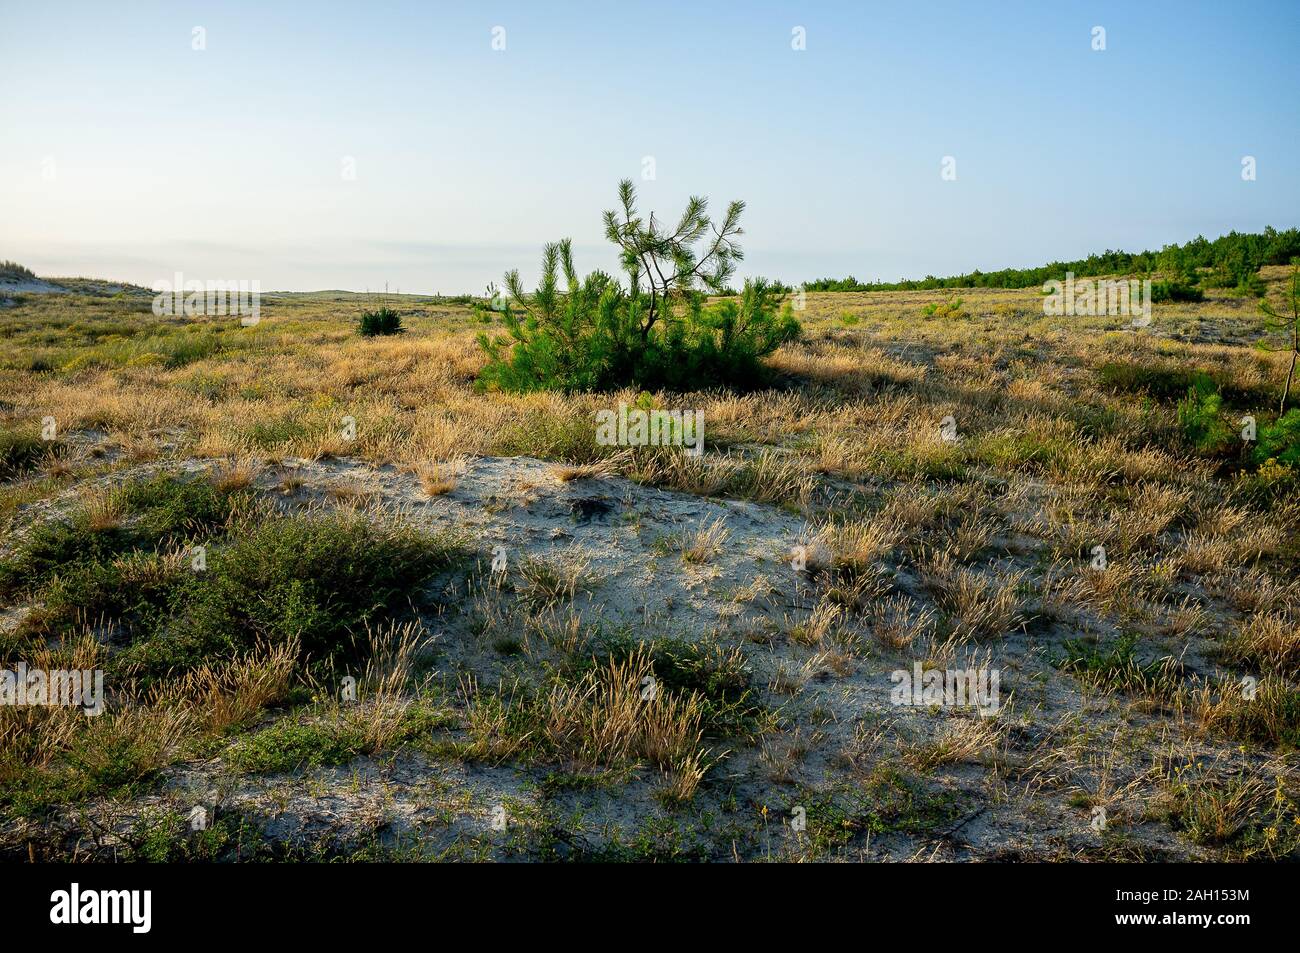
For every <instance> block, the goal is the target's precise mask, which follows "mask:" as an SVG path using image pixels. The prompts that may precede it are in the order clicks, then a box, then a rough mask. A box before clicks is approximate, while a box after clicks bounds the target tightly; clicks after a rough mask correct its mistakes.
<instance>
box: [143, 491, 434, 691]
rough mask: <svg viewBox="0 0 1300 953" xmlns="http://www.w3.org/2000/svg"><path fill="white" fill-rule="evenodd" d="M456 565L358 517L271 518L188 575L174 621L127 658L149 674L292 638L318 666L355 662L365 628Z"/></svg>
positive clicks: (408, 536)
mask: <svg viewBox="0 0 1300 953" xmlns="http://www.w3.org/2000/svg"><path fill="white" fill-rule="evenodd" d="M454 558H455V551H454V549H453V547H452V546H451V545H450V544H448V543H446V542H445V541H444V540H442V539H440V538H434V537H428V536H424V535H422V534H420V533H417V532H415V531H414V530H410V529H405V528H400V527H389V526H384V525H376V524H372V523H370V522H368V521H367V520H365V519H363V518H361V517H358V516H353V515H340V514H334V515H329V516H322V517H316V518H292V517H280V518H276V519H271V520H268V521H266V522H264V523H262V524H260V525H258V526H256V527H254V528H253V529H252V530H250V531H249V532H247V533H246V534H244V535H241V536H240V537H239V538H238V539H235V540H234V541H233V542H231V543H230V544H229V545H228V546H224V547H222V548H220V549H217V550H215V551H213V552H210V553H209V555H208V562H207V570H206V571H205V572H199V573H187V574H184V576H183V578H182V579H181V580H180V581H179V583H178V585H177V588H176V590H175V591H174V593H173V595H172V611H171V615H170V618H169V619H168V620H167V622H166V623H165V624H164V625H162V626H160V627H159V629H158V630H157V631H156V634H154V635H153V637H151V638H148V639H146V640H144V641H137V642H136V644H134V645H132V647H131V648H130V649H129V650H128V652H127V653H124V657H125V660H126V662H128V663H134V664H138V665H140V666H141V673H142V674H144V675H146V676H155V675H161V674H165V673H167V672H169V671H175V670H184V669H187V668H190V667H192V666H194V665H197V664H199V663H201V662H202V661H203V660H204V659H205V658H206V657H208V656H210V655H213V654H226V653H228V652H231V651H234V650H239V649H248V648H251V647H253V646H254V644H255V643H256V642H257V640H258V639H259V638H260V639H262V640H265V641H267V642H270V643H271V644H276V645H279V644H284V643H287V642H290V641H294V640H296V641H297V642H298V643H299V644H300V646H301V649H302V652H303V653H304V655H307V656H310V657H311V658H312V659H313V660H316V661H323V660H326V659H334V658H343V659H347V658H358V657H360V655H361V653H362V651H363V650H364V645H363V644H361V643H362V642H364V633H365V630H366V626H367V625H368V624H371V623H373V622H375V621H377V620H379V619H380V617H381V616H382V615H385V614H388V613H389V612H391V611H395V610H397V609H399V608H400V607H402V606H404V605H406V604H408V601H409V598H410V597H411V595H412V592H413V590H414V589H415V588H416V587H417V586H418V585H419V584H420V583H421V582H423V581H424V580H425V579H427V578H428V577H429V576H430V575H432V574H433V573H434V572H435V571H437V570H439V569H443V568H446V567H448V566H449V565H450V564H451V563H452V561H453V559H454Z"/></svg>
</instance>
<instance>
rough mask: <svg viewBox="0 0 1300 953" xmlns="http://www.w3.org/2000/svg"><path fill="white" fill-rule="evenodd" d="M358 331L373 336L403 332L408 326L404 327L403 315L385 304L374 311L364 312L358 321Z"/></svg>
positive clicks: (364, 335) (363, 334)
mask: <svg viewBox="0 0 1300 953" xmlns="http://www.w3.org/2000/svg"><path fill="white" fill-rule="evenodd" d="M357 331H358V333H359V334H360V335H361V336H362V337H366V338H373V337H378V336H381V335H388V334H403V333H405V331H406V328H404V327H402V316H401V315H400V314H398V313H397V312H396V311H394V310H393V309H392V308H390V307H388V305H383V306H382V307H380V308H377V309H376V310H374V311H365V312H362V315H361V318H360V320H359V321H358V322H357Z"/></svg>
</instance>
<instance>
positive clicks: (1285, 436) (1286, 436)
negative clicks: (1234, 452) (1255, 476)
mask: <svg viewBox="0 0 1300 953" xmlns="http://www.w3.org/2000/svg"><path fill="white" fill-rule="evenodd" d="M1254 459H1255V462H1256V463H1259V464H1264V463H1267V462H1268V461H1270V460H1271V461H1273V462H1274V463H1275V464H1276V465H1278V466H1283V467H1294V466H1297V465H1300V410H1297V409H1292V410H1288V411H1287V412H1286V414H1285V415H1284V416H1282V417H1280V418H1279V419H1277V420H1275V421H1274V422H1273V423H1271V424H1264V425H1263V426H1262V427H1260V428H1259V443H1258V445H1257V446H1256V447H1255V453H1254Z"/></svg>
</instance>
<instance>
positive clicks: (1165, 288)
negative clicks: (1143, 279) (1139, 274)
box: [1151, 278, 1205, 304]
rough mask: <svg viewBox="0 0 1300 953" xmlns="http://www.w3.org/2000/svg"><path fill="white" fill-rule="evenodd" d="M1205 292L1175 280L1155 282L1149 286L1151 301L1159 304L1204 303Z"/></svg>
mask: <svg viewBox="0 0 1300 953" xmlns="http://www.w3.org/2000/svg"><path fill="white" fill-rule="evenodd" d="M1204 300H1205V292H1204V291H1202V290H1201V289H1200V288H1198V287H1196V286H1195V285H1193V284H1190V283H1188V282H1186V281H1180V280H1178V279H1176V278H1174V279H1170V280H1168V281H1156V282H1152V284H1151V301H1152V302H1153V303H1156V304H1159V303H1161V302H1165V301H1187V302H1192V301H1204Z"/></svg>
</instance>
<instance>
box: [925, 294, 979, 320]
mask: <svg viewBox="0 0 1300 953" xmlns="http://www.w3.org/2000/svg"><path fill="white" fill-rule="evenodd" d="M961 305H962V299H961V298H955V297H954V298H949V299H948V300H947V301H931V302H930V303H929V304H927V305H926V306H925V308H924V309H923V311H922V314H924V315H925V316H926V317H927V318H952V319H962V318H969V317H970V312H969V311H965V310H963V309H962V306H961Z"/></svg>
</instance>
